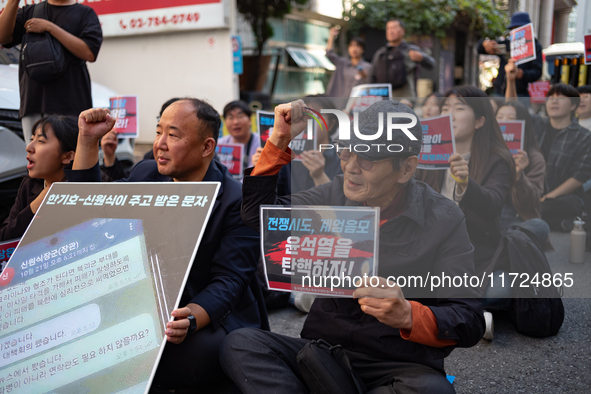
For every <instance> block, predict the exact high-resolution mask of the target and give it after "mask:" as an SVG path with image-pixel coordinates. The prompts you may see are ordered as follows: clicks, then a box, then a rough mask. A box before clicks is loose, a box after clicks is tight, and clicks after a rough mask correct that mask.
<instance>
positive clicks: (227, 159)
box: [215, 142, 244, 179]
mask: <svg viewBox="0 0 591 394" xmlns="http://www.w3.org/2000/svg"><path fill="white" fill-rule="evenodd" d="M215 153H217V155H218V157H219V159H220V162H221V163H222V164H223V165H225V166H226V167H228V171H229V172H230V174H232V176H233V177H234V178H236V179H242V163H243V159H242V157H243V155H244V145H243V144H234V143H231V142H228V143H225V144H217V145H216V147H215Z"/></svg>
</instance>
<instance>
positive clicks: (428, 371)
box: [220, 328, 455, 394]
mask: <svg viewBox="0 0 591 394" xmlns="http://www.w3.org/2000/svg"><path fill="white" fill-rule="evenodd" d="M376 340H377V339H376ZM308 342H309V341H308V340H306V339H300V338H291V337H287V336H284V335H279V334H275V333H272V332H268V331H262V330H258V329H253V328H243V329H240V330H236V331H233V332H232V333H231V334H230V335H228V337H227V338H226V339H225V341H224V343H223V344H222V347H221V349H220V361H221V363H222V368H223V369H224V371H225V372H226V375H228V376H229V377H230V378H231V379H232V380H233V381H234V383H235V384H236V385H237V386H238V387H239V388H240V390H241V391H242V392H243V393H245V394H250V393H252V394H259V393H290V394H295V393H308V390H307V388H306V386H305V385H304V383H303V378H302V376H301V374H300V371H299V368H298V365H297V361H296V356H297V354H298V353H299V351H300V350H301V349H302V348H303V347H304V346H305V345H306V343H308ZM346 352H347V356H348V357H349V361H350V362H351V366H352V367H353V369H354V370H355V372H356V373H357V375H358V376H359V378H360V379H361V380H363V382H364V383H365V385H366V386H367V389H368V393H371V394H386V393H442V394H447V393H449V394H451V393H455V390H454V389H453V387H452V385H451V384H450V383H449V381H448V380H447V379H446V377H445V375H444V374H442V373H441V372H438V371H436V370H434V369H433V368H430V367H427V366H425V365H421V364H415V363H403V362H396V361H388V360H382V359H379V358H376V357H373V356H370V355H367V354H364V353H358V352H352V351H349V350H347V351H346Z"/></svg>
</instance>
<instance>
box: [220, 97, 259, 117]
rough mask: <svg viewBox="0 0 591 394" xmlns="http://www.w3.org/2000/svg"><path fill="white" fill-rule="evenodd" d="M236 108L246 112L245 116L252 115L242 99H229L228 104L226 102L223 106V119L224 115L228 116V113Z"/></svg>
mask: <svg viewBox="0 0 591 394" xmlns="http://www.w3.org/2000/svg"><path fill="white" fill-rule="evenodd" d="M236 108H238V109H240V110H241V111H242V112H244V113H245V114H246V116H248V117H249V118H250V116H251V115H252V111H251V109H250V107H249V106H248V104H246V103H245V102H244V101H241V100H237V101H230V102H229V103H228V104H226V106H225V107H224V112H223V113H224V119H226V116H228V114H229V113H230V112H231V111H233V110H235V109H236Z"/></svg>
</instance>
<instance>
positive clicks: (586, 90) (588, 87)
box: [577, 85, 591, 94]
mask: <svg viewBox="0 0 591 394" xmlns="http://www.w3.org/2000/svg"><path fill="white" fill-rule="evenodd" d="M577 91H578V92H579V94H584V93H585V94H590V93H591V85H582V86H579V87H578V88H577Z"/></svg>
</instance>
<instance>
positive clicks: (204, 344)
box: [153, 324, 228, 389]
mask: <svg viewBox="0 0 591 394" xmlns="http://www.w3.org/2000/svg"><path fill="white" fill-rule="evenodd" d="M227 335H228V333H227V332H226V330H225V329H224V328H223V327H219V328H217V329H214V328H213V327H212V326H211V324H210V325H209V326H207V327H204V328H203V329H201V330H199V331H197V332H196V333H195V334H192V335H188V336H187V337H186V338H185V340H184V341H183V342H182V343H181V344H178V345H175V344H173V343H170V342H168V343H167V344H166V346H165V347H164V352H163V353H162V357H161V358H160V362H159V363H158V370H157V371H156V376H155V377H154V382H153V386H158V387H161V388H165V389H180V388H197V387H199V385H201V384H204V383H207V382H209V381H212V380H215V379H218V378H219V377H220V376H222V374H223V371H222V368H221V366H220V361H219V350H220V346H221V344H222V341H223V340H224V338H225V337H226V336H227Z"/></svg>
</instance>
